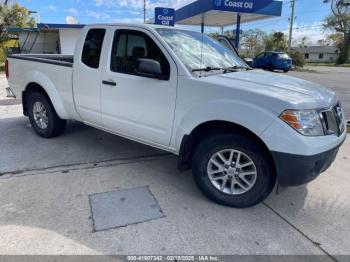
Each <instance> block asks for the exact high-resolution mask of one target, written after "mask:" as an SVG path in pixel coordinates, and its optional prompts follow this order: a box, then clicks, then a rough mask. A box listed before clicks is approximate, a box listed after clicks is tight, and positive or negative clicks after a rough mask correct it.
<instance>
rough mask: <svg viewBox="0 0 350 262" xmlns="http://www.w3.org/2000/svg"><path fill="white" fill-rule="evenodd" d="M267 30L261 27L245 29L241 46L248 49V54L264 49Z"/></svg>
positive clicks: (257, 52)
mask: <svg viewBox="0 0 350 262" xmlns="http://www.w3.org/2000/svg"><path fill="white" fill-rule="evenodd" d="M264 36H265V32H264V31H262V30H260V29H250V30H247V31H244V32H243V34H242V38H241V46H242V47H243V48H244V49H246V50H247V53H248V55H250V53H252V52H254V54H255V55H257V54H260V53H261V52H262V50H263V48H264V47H263V38H264Z"/></svg>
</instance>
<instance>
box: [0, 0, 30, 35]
mask: <svg viewBox="0 0 350 262" xmlns="http://www.w3.org/2000/svg"><path fill="white" fill-rule="evenodd" d="M34 25H35V20H34V18H33V17H30V16H29V11H28V9H27V8H25V7H22V6H20V5H19V4H17V3H16V4H13V5H11V6H9V5H8V0H5V1H4V2H3V4H2V5H1V6H0V41H2V40H4V39H6V38H7V37H8V34H7V31H6V29H7V27H9V26H15V27H20V28H23V27H34Z"/></svg>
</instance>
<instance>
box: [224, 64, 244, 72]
mask: <svg viewBox="0 0 350 262" xmlns="http://www.w3.org/2000/svg"><path fill="white" fill-rule="evenodd" d="M237 69H245V70H250V68H249V67H246V66H231V67H225V68H223V70H224V73H228V72H236V71H237Z"/></svg>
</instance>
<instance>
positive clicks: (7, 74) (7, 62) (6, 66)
mask: <svg viewBox="0 0 350 262" xmlns="http://www.w3.org/2000/svg"><path fill="white" fill-rule="evenodd" d="M5 75H6V78H7V79H9V61H8V60H6V61H5Z"/></svg>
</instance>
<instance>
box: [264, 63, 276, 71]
mask: <svg viewBox="0 0 350 262" xmlns="http://www.w3.org/2000/svg"><path fill="white" fill-rule="evenodd" d="M266 69H267V70H269V71H273V70H274V69H275V68H274V66H273V64H272V63H268V64H267V67H266Z"/></svg>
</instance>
